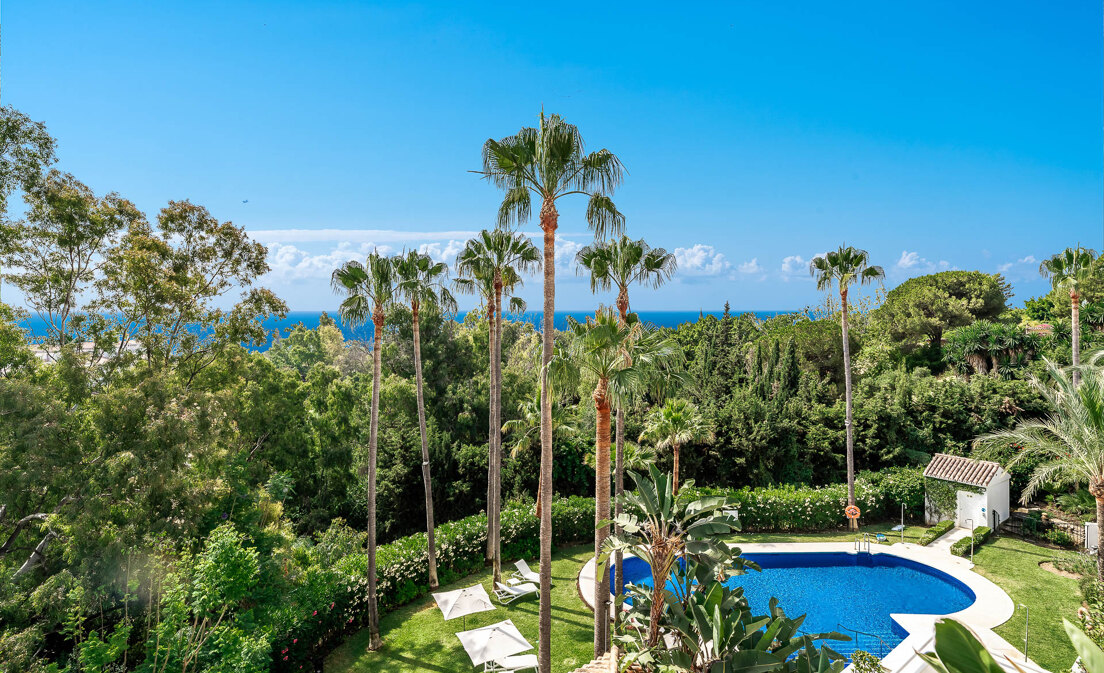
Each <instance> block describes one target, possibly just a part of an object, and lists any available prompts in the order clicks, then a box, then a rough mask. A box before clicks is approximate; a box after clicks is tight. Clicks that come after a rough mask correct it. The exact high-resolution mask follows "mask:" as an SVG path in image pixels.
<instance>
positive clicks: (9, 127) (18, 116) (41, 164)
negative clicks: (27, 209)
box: [0, 105, 57, 283]
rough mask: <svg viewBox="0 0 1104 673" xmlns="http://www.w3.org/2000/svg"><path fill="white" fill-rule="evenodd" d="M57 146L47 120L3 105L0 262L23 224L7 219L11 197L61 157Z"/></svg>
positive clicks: (0, 113) (0, 122)
mask: <svg viewBox="0 0 1104 673" xmlns="http://www.w3.org/2000/svg"><path fill="white" fill-rule="evenodd" d="M56 146H57V142H56V141H55V140H54V138H53V137H52V136H51V135H50V133H49V132H48V131H47V130H46V125H45V124H43V123H42V122H36V121H34V120H32V119H31V118H30V117H28V116H27V115H26V114H24V113H22V112H20V111H19V110H16V109H15V108H13V107H12V106H10V105H5V106H3V107H0V262H2V261H3V258H4V251H5V249H6V248H9V247H11V246H13V245H15V244H16V243H17V242H18V238H19V234H20V228H19V227H18V226H12V223H11V222H9V221H8V219H7V212H8V197H9V196H11V194H12V192H14V191H15V190H17V189H23V190H24V191H25V190H27V189H29V188H30V186H31V185H33V184H35V183H36V182H38V181H39V180H40V179H41V177H42V174H43V171H44V170H45V169H46V167H47V166H49V165H50V164H52V163H54V161H56V160H57V156H56V155H55V153H54V150H55V149H56ZM2 282H3V276H2V275H0V283H2Z"/></svg>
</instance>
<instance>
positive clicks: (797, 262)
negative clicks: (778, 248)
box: [781, 255, 815, 280]
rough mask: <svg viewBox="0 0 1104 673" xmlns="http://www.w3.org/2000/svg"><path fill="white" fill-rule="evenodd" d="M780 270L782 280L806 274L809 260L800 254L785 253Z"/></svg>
mask: <svg viewBox="0 0 1104 673" xmlns="http://www.w3.org/2000/svg"><path fill="white" fill-rule="evenodd" d="M814 256H815V255H814ZM781 271H782V279H783V280H789V279H790V278H792V277H794V276H799V274H803V273H805V274H807V273H808V272H809V260H807V259H805V258H804V257H802V256H801V255H787V256H786V257H783V258H782V269H781Z"/></svg>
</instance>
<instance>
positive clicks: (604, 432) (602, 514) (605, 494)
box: [594, 379, 610, 659]
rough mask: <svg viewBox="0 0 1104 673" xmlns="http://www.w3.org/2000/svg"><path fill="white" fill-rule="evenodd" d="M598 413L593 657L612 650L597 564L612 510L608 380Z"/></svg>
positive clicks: (605, 589)
mask: <svg viewBox="0 0 1104 673" xmlns="http://www.w3.org/2000/svg"><path fill="white" fill-rule="evenodd" d="M594 411H595V415H596V416H597V423H596V428H595V437H594V448H595V460H594V564H595V565H594V658H595V659H597V658H598V657H600V656H602V655H603V654H605V653H606V650H608V649H609V595H610V593H609V571H608V570H607V569H606V568H605V566H604V565H602V564H599V563H598V557H599V556H600V555H601V553H602V543H603V542H605V540H606V538H607V537H609V524H603V522H604V521H607V520H608V519H609V511H610V404H609V390H608V383H607V381H605V380H604V379H603V380H599V381H598V387H597V388H595V390H594Z"/></svg>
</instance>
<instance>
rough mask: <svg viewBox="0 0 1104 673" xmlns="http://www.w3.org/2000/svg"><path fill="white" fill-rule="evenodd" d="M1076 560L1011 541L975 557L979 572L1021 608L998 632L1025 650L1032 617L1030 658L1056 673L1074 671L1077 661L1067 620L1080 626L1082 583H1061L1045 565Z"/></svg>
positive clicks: (998, 543)
mask: <svg viewBox="0 0 1104 673" xmlns="http://www.w3.org/2000/svg"><path fill="white" fill-rule="evenodd" d="M1062 555H1067V556H1069V555H1073V552H1063V551H1058V550H1055V549H1047V548H1045V547H1037V546H1035V545H1033V544H1030V543H1028V542H1024V541H1023V540H1019V539H1016V538H1011V537H1001V538H997V539H996V540H994V541H993V542H990V543H989V544H986V545H983V546H982V547H981V548H980V549H979V550H978V551H977V552H975V554H974V564H975V565H974V570H975V571H977V572H978V573H979V574H981V575H984V576H985V577H988V578H989V579H990V580H992V581H993V582H994V583H996V584H997V585H998V586H999V587H1000V588H1002V589H1004V590H1005V592H1007V593H1008V595H1009V596H1011V597H1012V600H1013V601H1015V603H1016V613H1015V614H1014V615H1013V616H1012V619H1010V620H1008V621H1007V622H1005V623H1004V624H1002V625H1001V626H998V627H997V628H996V629H994V631H996V632H997V633H998V634H999V635H1000V636H1001V637H1002V638H1004V639H1005V640H1007V641H1008V642H1010V643H1012V645H1014V646H1016V647H1017V648H1019V649H1020V650H1021V651H1022V650H1023V638H1024V620H1025V617H1026V611H1025V610H1024V608H1022V607H1019V606H1020V604H1021V603H1022V604H1023V605H1026V606H1027V607H1028V609H1030V611H1031V634H1030V642H1029V643H1028V652H1027V654H1028V656H1030V657H1031V658H1032V659H1033V660H1034V661H1035V662H1036V663H1038V664H1039V665H1040V666H1042V667H1043V668H1046V669H1048V670H1051V671H1055V672H1060V671H1068V670H1069V669H1070V666H1072V665H1073V660H1074V659H1076V658H1077V655H1076V654H1074V651H1073V646H1072V645H1070V642H1069V639H1068V638H1066V632H1065V631H1064V630H1063V629H1062V618H1063V617H1065V618H1066V619H1069V620H1070V621H1072V622H1076V621H1077V608H1078V606H1080V605H1081V592H1080V590H1079V589H1078V587H1077V580H1072V579H1067V578H1065V577H1059V576H1057V575H1055V574H1054V573H1050V572H1047V571H1045V570H1043V569H1042V568H1040V567H1039V564H1040V563H1042V562H1043V561H1050V560H1052V559H1054V558H1056V557H1058V556H1062Z"/></svg>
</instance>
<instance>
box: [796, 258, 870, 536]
mask: <svg viewBox="0 0 1104 673" xmlns="http://www.w3.org/2000/svg"><path fill="white" fill-rule="evenodd" d="M869 261H870V256H869V255H868V254H867V253H866V251H865V250H859V249H857V248H852V247H851V246H842V245H841V246H840V248H839V250H834V251H832V252H827V253H825V254H824V255H821V256H818V257H814V258H813V261H812V262H809V275H811V276H814V277H815V278H816V280H817V289H818V290H821V291H828V290H831V289H832V284H833V283H835V285H836V286H837V287H838V288H839V295H840V321H841V325H842V329H843V387H844V404H845V405H846V420H844V429H845V430H846V434H847V504H848V506H851V505H854V504H855V433H854V429H853V428H852V427H851V342H850V341H849V340H848V339H849V336H848V332H847V310H848V309H847V291H848V290H849V289H850V287H851V283H853V282H858V283H859V284H860V285H865V284H866V283H869V282H871V281H873V280H880V279H882V278H885V272H884V271H882V267H880V266H870V265H869ZM848 521H850V522H851V523H850V526H851V528H858V526H859V522H858V519H848Z"/></svg>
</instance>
